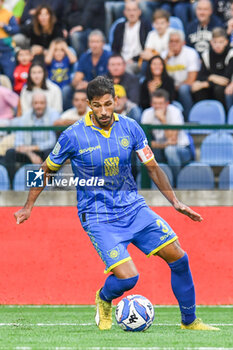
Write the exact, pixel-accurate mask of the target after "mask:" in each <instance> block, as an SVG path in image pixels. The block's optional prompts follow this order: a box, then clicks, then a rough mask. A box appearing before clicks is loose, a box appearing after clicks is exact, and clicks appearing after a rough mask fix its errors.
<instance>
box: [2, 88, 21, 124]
mask: <svg viewBox="0 0 233 350" xmlns="http://www.w3.org/2000/svg"><path fill="white" fill-rule="evenodd" d="M18 103H19V96H18V95H17V94H16V93H15V92H13V91H11V90H10V89H8V88H6V87H4V86H0V122H1V125H2V121H3V120H4V123H5V121H8V120H10V119H12V118H13V117H14V116H15V115H16V109H17V106H18ZM4 123H3V124H4ZM6 124H7V122H6Z"/></svg>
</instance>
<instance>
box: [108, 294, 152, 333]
mask: <svg viewBox="0 0 233 350" xmlns="http://www.w3.org/2000/svg"><path fill="white" fill-rule="evenodd" d="M115 317H116V321H117V323H118V325H119V326H120V327H121V328H122V329H123V330H124V331H131V332H140V331H145V330H146V329H148V328H149V327H150V326H151V325H152V323H153V321H154V307H153V305H152V304H151V302H150V301H149V300H148V299H147V298H145V297H143V296H142V295H129V296H127V297H126V298H123V299H122V300H121V301H120V302H119V303H118V304H117V307H116V312H115Z"/></svg>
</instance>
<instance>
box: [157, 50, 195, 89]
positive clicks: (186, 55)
mask: <svg viewBox="0 0 233 350" xmlns="http://www.w3.org/2000/svg"><path fill="white" fill-rule="evenodd" d="M167 54H168V52H163V54H162V55H161V56H162V57H163V58H166V57H167ZM166 68H167V72H168V74H169V75H170V76H171V77H172V78H173V79H174V81H175V86H180V85H181V84H182V83H183V82H184V81H185V80H186V79H187V76H188V73H189V72H199V70H200V59H199V56H198V53H197V51H196V50H195V49H193V48H191V47H188V46H186V45H184V46H183V47H182V49H181V52H180V53H179V55H177V56H173V57H171V58H169V59H168V60H167V64H166Z"/></svg>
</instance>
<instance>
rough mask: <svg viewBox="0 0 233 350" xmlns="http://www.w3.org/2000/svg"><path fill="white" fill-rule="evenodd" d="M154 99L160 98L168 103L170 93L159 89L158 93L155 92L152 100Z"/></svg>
mask: <svg viewBox="0 0 233 350" xmlns="http://www.w3.org/2000/svg"><path fill="white" fill-rule="evenodd" d="M153 97H158V98H161V97H162V98H164V99H165V101H166V102H168V101H169V93H168V92H167V91H166V90H164V89H158V90H156V91H154V92H153V94H152V95H151V98H153Z"/></svg>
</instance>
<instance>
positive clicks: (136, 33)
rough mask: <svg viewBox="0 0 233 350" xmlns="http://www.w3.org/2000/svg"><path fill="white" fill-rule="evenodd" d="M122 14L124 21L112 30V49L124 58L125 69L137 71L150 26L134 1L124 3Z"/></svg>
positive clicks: (131, 71)
mask: <svg viewBox="0 0 233 350" xmlns="http://www.w3.org/2000/svg"><path fill="white" fill-rule="evenodd" d="M124 15H125V17H126V21H124V22H122V23H118V24H117V26H116V28H115V30H114V35H113V43H112V51H113V52H114V53H118V54H120V55H121V56H122V57H123V58H124V60H125V62H126V69H127V71H129V72H130V73H137V72H138V71H139V67H138V60H139V57H140V54H141V52H142V50H144V46H145V42H146V37H147V34H148V33H149V31H151V29H152V27H151V24H150V23H149V22H147V21H145V20H144V19H142V18H140V16H141V10H140V7H139V4H138V3H137V2H136V1H133V0H128V1H127V2H126V3H125V9H124Z"/></svg>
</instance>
